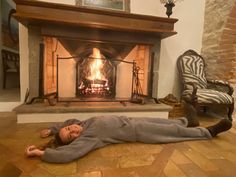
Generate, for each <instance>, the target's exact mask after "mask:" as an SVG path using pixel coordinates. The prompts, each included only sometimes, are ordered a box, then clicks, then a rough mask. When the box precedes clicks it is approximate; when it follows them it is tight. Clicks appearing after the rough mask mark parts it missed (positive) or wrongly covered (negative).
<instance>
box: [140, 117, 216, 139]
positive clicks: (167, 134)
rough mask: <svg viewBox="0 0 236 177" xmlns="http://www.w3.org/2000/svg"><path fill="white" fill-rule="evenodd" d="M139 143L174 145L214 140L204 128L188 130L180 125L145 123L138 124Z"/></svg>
mask: <svg viewBox="0 0 236 177" xmlns="http://www.w3.org/2000/svg"><path fill="white" fill-rule="evenodd" d="M136 136H137V141H140V142H144V143H172V142H180V141H187V140H200V139H210V138H212V136H211V134H210V132H209V131H208V130H207V129H206V128H203V127H195V128H187V127H184V126H181V125H179V124H162V123H160V124H157V123H152V122H147V121H143V122H142V123H137V124H136Z"/></svg>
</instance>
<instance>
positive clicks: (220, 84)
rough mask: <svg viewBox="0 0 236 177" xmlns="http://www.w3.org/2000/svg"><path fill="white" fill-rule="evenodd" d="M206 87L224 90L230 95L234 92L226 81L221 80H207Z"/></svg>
mask: <svg viewBox="0 0 236 177" xmlns="http://www.w3.org/2000/svg"><path fill="white" fill-rule="evenodd" d="M207 88H208V89H213V90H217V91H221V92H225V93H228V94H229V95H232V94H233V92H234V89H233V87H232V86H231V85H230V84H229V83H228V82H227V81H223V80H207Z"/></svg>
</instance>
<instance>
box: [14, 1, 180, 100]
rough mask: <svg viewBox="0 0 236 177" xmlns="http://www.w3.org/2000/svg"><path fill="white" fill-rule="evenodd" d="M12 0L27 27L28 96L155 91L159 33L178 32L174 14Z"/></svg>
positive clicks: (132, 95) (151, 94)
mask: <svg viewBox="0 0 236 177" xmlns="http://www.w3.org/2000/svg"><path fill="white" fill-rule="evenodd" d="M15 2H16V13H15V14H14V16H15V18H16V19H18V20H19V21H20V22H21V23H23V24H24V25H25V26H27V28H28V35H29V37H28V43H29V47H30V48H29V92H28V93H27V94H26V95H27V96H28V97H27V98H28V99H29V100H34V98H42V99H44V98H49V97H50V98H51V96H52V95H53V96H55V98H56V99H57V101H58V102H60V101H88V102H89V101H131V102H143V100H142V99H143V98H156V97H157V92H158V79H159V78H158V70H159V56H160V43H161V39H163V38H166V37H169V36H171V35H174V34H176V32H175V31H174V23H175V22H176V21H177V19H171V18H162V17H154V16H145V15H137V14H129V13H123V12H114V11H104V10H96V9H89V8H82V7H77V6H70V5H62V4H56V3H46V2H40V1H30V0H15ZM39 46H40V47H39ZM141 98H142V99H141ZM140 99H141V101H140ZM30 102H32V101H30Z"/></svg>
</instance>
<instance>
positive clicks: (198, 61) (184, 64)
mask: <svg viewBox="0 0 236 177" xmlns="http://www.w3.org/2000/svg"><path fill="white" fill-rule="evenodd" d="M177 67H178V71H179V74H180V77H181V81H182V99H183V100H184V101H185V102H187V103H189V104H192V105H193V106H194V107H195V109H196V110H197V109H198V108H199V107H204V108H206V107H209V106H226V107H227V108H228V118H229V119H230V120H231V121H232V113H233V110H234V98H233V97H232V94H233V91H234V90H233V88H232V87H231V86H230V85H229V83H228V82H225V81H221V80H207V78H206V73H205V62H204V59H203V57H202V56H201V55H199V54H198V53H196V52H195V51H193V50H188V51H186V52H185V53H184V54H182V55H181V56H179V58H178V60H177Z"/></svg>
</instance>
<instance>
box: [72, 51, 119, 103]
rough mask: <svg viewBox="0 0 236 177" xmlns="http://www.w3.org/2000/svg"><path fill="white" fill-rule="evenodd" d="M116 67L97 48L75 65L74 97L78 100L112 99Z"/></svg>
mask: <svg viewBox="0 0 236 177" xmlns="http://www.w3.org/2000/svg"><path fill="white" fill-rule="evenodd" d="M115 73H116V66H115V65H114V62H112V60H109V59H106V58H105V57H104V56H103V55H102V54H101V53H100V50H99V49H97V48H93V53H92V54H91V55H90V56H88V57H86V58H81V59H79V60H78V62H77V64H76V76H77V78H76V82H77V83H76V96H77V97H79V98H114V97H115V84H116V82H115V76H116V75H115Z"/></svg>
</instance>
